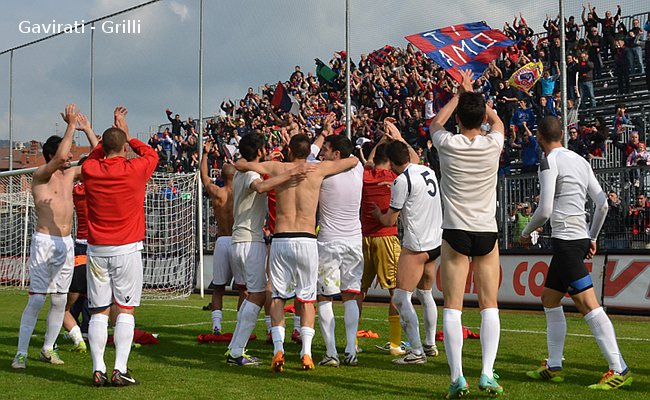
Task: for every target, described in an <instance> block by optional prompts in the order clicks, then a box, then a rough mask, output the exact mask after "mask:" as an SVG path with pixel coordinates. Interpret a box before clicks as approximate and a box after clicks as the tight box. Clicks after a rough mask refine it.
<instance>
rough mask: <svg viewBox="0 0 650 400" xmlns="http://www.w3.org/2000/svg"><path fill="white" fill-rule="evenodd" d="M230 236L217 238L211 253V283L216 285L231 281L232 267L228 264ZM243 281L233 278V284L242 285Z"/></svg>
mask: <svg viewBox="0 0 650 400" xmlns="http://www.w3.org/2000/svg"><path fill="white" fill-rule="evenodd" d="M231 249H232V247H231V245H230V236H221V237H218V238H217V243H216V244H215V245H214V253H213V254H212V284H213V285H217V286H223V285H227V284H229V283H230V281H232V275H233V274H232V268H231V266H230V253H231ZM243 284H244V282H243V280H242V281H237V280H235V285H243Z"/></svg>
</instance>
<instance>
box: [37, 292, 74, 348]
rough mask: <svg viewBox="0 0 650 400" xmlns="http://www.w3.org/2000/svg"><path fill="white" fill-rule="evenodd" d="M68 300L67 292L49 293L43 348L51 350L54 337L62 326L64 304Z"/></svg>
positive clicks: (54, 340) (57, 335)
mask: <svg viewBox="0 0 650 400" xmlns="http://www.w3.org/2000/svg"><path fill="white" fill-rule="evenodd" d="M67 301H68V295H67V294H61V293H52V295H50V311H49V312H48V313H47V329H46V330H45V342H44V343H43V350H52V349H53V348H54V343H55V342H56V338H58V337H59V332H60V331H61V327H62V326H63V317H64V316H65V304H66V302H67Z"/></svg>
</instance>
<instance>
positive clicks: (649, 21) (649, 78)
mask: <svg viewBox="0 0 650 400" xmlns="http://www.w3.org/2000/svg"><path fill="white" fill-rule="evenodd" d="M643 29H644V30H645V32H646V37H645V71H646V74H645V86H646V89H647V90H648V91H650V73H648V70H650V12H649V13H648V16H647V17H646V21H645V25H644V26H643Z"/></svg>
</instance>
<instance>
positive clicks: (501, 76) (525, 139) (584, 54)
mask: <svg viewBox="0 0 650 400" xmlns="http://www.w3.org/2000/svg"><path fill="white" fill-rule="evenodd" d="M620 16H621V8H620V6H619V7H618V8H617V11H616V13H615V14H613V13H612V12H610V11H607V12H605V14H604V17H601V16H599V14H598V13H597V11H596V9H595V7H592V6H591V5H589V6H588V7H584V6H583V10H582V14H581V20H582V25H579V24H578V23H577V22H576V18H575V17H574V16H571V17H569V19H568V20H567V21H566V50H567V60H566V61H567V81H568V91H567V97H568V99H569V102H568V104H567V107H568V111H569V112H568V118H567V125H568V127H569V128H570V131H569V133H570V140H569V148H570V149H571V150H574V151H576V152H577V153H579V154H581V155H583V157H585V158H586V159H591V158H593V157H602V156H603V154H604V151H605V142H606V141H607V140H609V139H611V140H612V142H613V143H614V147H615V148H617V149H619V151H621V152H622V154H624V156H622V157H621V158H622V159H624V163H625V165H639V164H643V163H647V162H648V153H647V151H646V150H645V146H642V143H640V142H639V135H638V133H636V134H635V133H633V134H632V135H629V136H630V137H629V139H628V138H625V139H624V140H622V139H621V138H622V137H623V129H624V127H625V126H627V124H629V123H630V122H631V121H630V119H629V117H628V116H627V114H626V112H625V105H624V104H620V105H618V106H617V107H616V117H615V121H614V124H613V126H607V125H606V124H605V122H604V120H603V119H602V118H596V119H595V120H594V121H591V119H589V120H587V119H583V120H581V119H580V118H579V114H578V110H579V109H580V108H584V107H595V106H596V105H597V102H596V98H595V96H594V87H593V81H594V79H599V78H600V77H601V76H602V74H603V62H604V61H606V60H609V59H611V60H613V63H614V71H615V73H616V75H617V77H619V81H618V89H619V91H620V92H621V93H625V92H626V91H628V90H629V87H628V86H629V85H628V86H626V84H625V83H626V82H627V83H629V75H630V74H631V73H641V74H644V73H645V70H646V68H647V65H645V66H644V62H643V59H642V55H643V52H642V48H641V46H642V43H643V38H644V36H645V31H649V30H650V19H649V22H647V23H646V24H645V27H644V29H642V28H641V27H640V25H639V21H638V20H634V22H633V27H632V28H630V29H629V30H628V29H627V28H626V27H625V26H624V25H623V24H620V23H619V22H620ZM559 26H560V25H559V18H555V19H553V18H551V17H548V16H547V19H546V21H545V22H544V24H543V28H544V32H541V34H539V35H536V34H535V32H534V31H533V29H532V28H531V27H530V26H529V25H528V24H527V22H526V20H525V19H524V17H523V16H522V15H519V16H518V17H515V19H514V21H513V22H512V24H510V23H506V24H505V26H504V27H503V31H504V33H505V34H506V35H508V36H510V37H511V38H513V39H516V40H517V41H518V44H517V45H513V46H510V47H508V48H507V49H506V50H505V51H504V52H503V53H502V55H501V56H500V57H499V58H498V59H497V60H495V61H493V62H491V63H490V64H489V66H488V68H487V69H486V71H485V73H484V74H483V76H481V77H480V78H479V79H477V80H476V82H475V84H474V86H475V90H476V91H478V92H481V93H483V94H484V96H485V98H486V100H487V102H488V104H489V105H490V106H491V107H493V108H494V109H496V111H497V113H498V115H499V116H500V118H501V120H502V121H504V123H505V125H506V131H507V132H505V135H506V138H507V140H506V141H505V145H504V149H503V153H502V157H501V161H500V170H499V171H500V172H499V173H500V174H502V175H509V174H511V173H514V172H515V171H518V172H521V173H535V172H536V171H537V167H538V164H539V160H540V158H541V149H540V148H539V146H538V144H537V140H536V137H535V129H536V125H537V121H539V120H540V119H541V118H543V117H545V116H548V115H551V116H558V118H559V116H560V114H561V112H560V110H559V106H560V97H561V96H560V80H559V74H560V68H559V67H560V47H561V42H560V34H559ZM647 43H650V42H647ZM646 46H647V45H646ZM646 48H647V47H646ZM375 53H377V52H375ZM345 60H346V58H345V52H337V53H334V55H333V56H332V58H331V59H330V60H329V62H328V63H326V67H328V68H329V69H330V70H331V71H332V72H333V74H332V75H331V76H330V77H326V76H325V75H324V74H320V73H316V74H315V73H313V72H311V71H310V72H306V73H305V72H303V70H302V68H301V67H300V66H296V67H295V69H294V71H293V72H292V73H291V74H290V76H289V79H288V80H287V81H285V82H283V83H281V84H282V85H283V86H284V89H285V90H286V91H287V92H288V94H289V95H290V96H291V97H292V98H293V99H294V101H295V102H297V104H298V105H299V107H297V108H295V109H294V110H292V111H293V112H282V111H280V110H279V109H277V108H274V107H273V106H272V104H271V102H272V99H273V95H274V93H275V90H276V85H274V84H266V85H264V86H263V87H261V88H260V89H259V90H258V91H255V90H254V89H253V88H249V89H248V91H247V93H246V94H245V95H244V97H243V98H242V99H241V100H238V101H232V100H230V99H223V101H222V102H221V105H220V111H219V113H218V114H215V116H214V117H213V118H211V119H210V120H209V121H208V122H207V124H205V127H204V132H203V134H204V136H211V137H212V138H213V140H214V145H213V146H212V149H211V150H210V158H209V160H210V164H211V166H212V167H213V168H220V166H221V165H222V164H223V163H224V162H228V161H229V160H232V159H233V157H235V156H236V153H237V143H238V141H239V138H240V137H242V136H244V135H247V134H251V133H258V134H262V135H264V137H265V139H266V141H267V150H268V153H269V154H273V157H275V158H279V159H281V158H282V157H283V154H285V152H284V150H285V146H286V145H287V144H288V141H289V139H290V137H291V136H293V135H296V134H305V135H308V136H310V137H312V138H315V136H316V135H318V134H320V133H321V131H322V123H323V120H324V118H325V116H327V115H328V114H330V113H333V114H334V115H335V121H334V123H333V128H334V132H335V133H340V132H343V131H344V130H345V119H346V116H345V86H346V85H345ZM353 61H354V62H353V63H351V98H350V100H351V104H352V107H351V116H350V118H351V136H352V139H353V141H354V142H355V143H356V145H357V149H358V153H359V154H358V155H359V156H360V157H362V158H363V157H364V156H367V155H368V153H369V152H370V150H371V149H372V147H373V146H374V145H375V144H376V143H377V142H378V141H379V139H380V138H381V136H382V135H383V132H382V123H381V122H382V121H383V120H384V119H385V118H387V117H392V118H394V119H395V120H396V124H397V126H398V128H399V129H400V130H401V132H402V134H403V136H404V138H405V139H406V140H407V141H409V142H410V143H411V144H412V145H413V146H414V148H416V149H417V151H418V153H419V154H420V155H421V160H422V163H424V164H427V165H429V166H430V167H432V169H434V170H438V165H437V164H438V161H437V154H436V150H435V148H434V147H433V146H432V144H431V140H430V139H429V135H428V124H429V121H430V120H431V119H432V118H433V117H434V116H435V115H436V112H437V111H438V110H439V109H440V107H442V105H444V104H445V102H446V101H447V99H448V98H449V97H450V96H451V94H450V93H452V92H453V91H454V90H455V87H456V83H455V82H454V81H453V80H452V79H451V78H450V77H449V76H448V75H447V74H446V73H445V71H444V70H443V69H442V68H440V67H439V66H438V65H437V64H436V63H434V62H433V61H432V60H431V59H429V58H428V57H427V56H425V55H424V54H423V53H422V52H420V51H418V50H417V49H416V48H415V47H413V46H412V45H411V44H409V45H407V46H406V47H405V48H399V47H390V46H385V47H384V48H383V49H382V51H381V54H379V56H378V55H376V54H375V55H374V56H369V55H366V54H362V55H361V57H360V59H357V60H353ZM532 61H539V62H541V63H542V65H543V68H544V70H543V71H544V72H543V76H542V78H541V79H540V80H539V82H538V83H537V84H536V85H535V86H534V88H533V89H532V90H531V91H530V92H529V93H526V92H523V91H521V90H518V89H516V88H514V87H511V86H510V83H509V78H510V76H511V75H512V74H513V72H515V71H516V70H517V69H518V68H520V67H521V66H523V65H525V64H527V63H529V62H532ZM645 62H646V64H647V62H648V61H647V56H646V61H645ZM626 77H627V78H626ZM621 79H622V80H623V81H625V82H623V81H621ZM648 89H649V90H650V87H649V88H648ZM166 113H167V117H168V119H169V121H170V123H171V130H170V129H165V130H164V131H163V132H159V133H157V134H154V135H153V136H152V137H151V139H150V142H149V143H150V144H151V145H152V146H153V147H155V148H157V149H158V151H159V153H160V154H161V157H160V166H159V170H163V171H173V172H179V171H180V172H194V171H196V169H197V168H198V161H199V160H198V145H199V144H198V135H197V133H196V129H197V125H196V121H194V120H193V119H192V118H191V117H189V118H187V120H185V121H183V120H182V119H181V117H180V116H179V115H178V114H176V115H175V117H174V118H172V111H171V110H169V109H168V110H167V112H166ZM452 121H453V119H452ZM450 128H451V127H450ZM452 129H453V128H452ZM639 193H641V191H639Z"/></svg>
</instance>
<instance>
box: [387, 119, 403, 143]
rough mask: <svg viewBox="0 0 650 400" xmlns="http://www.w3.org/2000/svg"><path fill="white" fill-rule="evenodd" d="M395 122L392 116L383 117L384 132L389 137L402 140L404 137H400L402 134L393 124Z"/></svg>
mask: <svg viewBox="0 0 650 400" xmlns="http://www.w3.org/2000/svg"><path fill="white" fill-rule="evenodd" d="M396 123H397V120H395V118H393V117H388V118H386V119H384V131H385V132H386V135H388V138H389V139H391V140H397V141H400V142H403V141H404V138H402V134H401V133H400V131H399V129H397V126H396V125H395V124H396Z"/></svg>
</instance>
